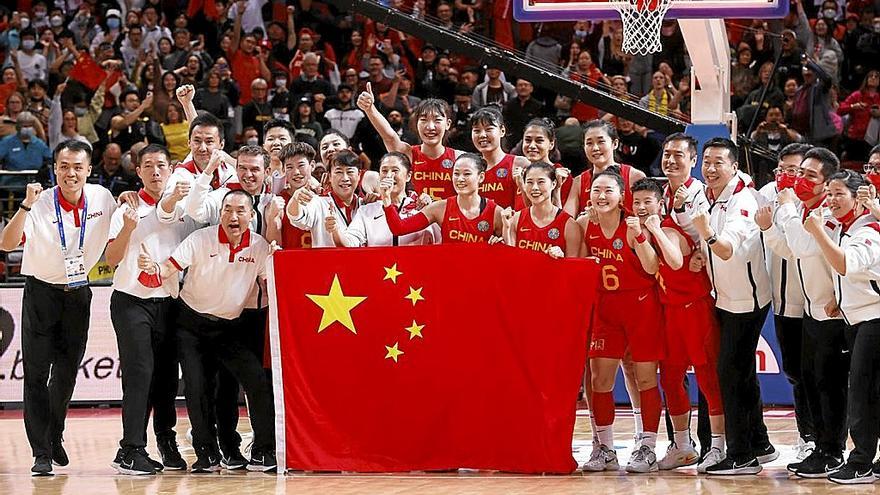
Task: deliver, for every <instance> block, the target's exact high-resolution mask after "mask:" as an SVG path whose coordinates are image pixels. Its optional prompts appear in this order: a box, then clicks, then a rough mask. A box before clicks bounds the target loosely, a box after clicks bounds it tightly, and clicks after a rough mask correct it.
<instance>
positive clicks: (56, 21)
mask: <svg viewBox="0 0 880 495" xmlns="http://www.w3.org/2000/svg"><path fill="white" fill-rule="evenodd" d="M49 23H50V24H52V27H60V26H61V25H62V24H64V18H62V17H61V16H60V15H55V16H52V18H51V19H49Z"/></svg>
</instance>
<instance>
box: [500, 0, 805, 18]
mask: <svg viewBox="0 0 880 495" xmlns="http://www.w3.org/2000/svg"><path fill="white" fill-rule="evenodd" d="M626 3H629V2H628V1H605V0H592V1H590V0H514V2H513V9H514V10H513V16H514V18H515V19H516V20H517V21H519V22H551V21H587V20H605V19H619V18H620V14H619V13H618V10H617V9H616V8H615V4H617V5H619V4H626ZM788 8H789V0H672V5H671V6H670V7H669V10H668V11H667V12H666V15H665V16H664V17H665V18H666V19H719V18H723V19H774V18H781V17H785V14H787V13H788Z"/></svg>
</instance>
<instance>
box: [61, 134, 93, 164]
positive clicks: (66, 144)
mask: <svg viewBox="0 0 880 495" xmlns="http://www.w3.org/2000/svg"><path fill="white" fill-rule="evenodd" d="M64 150H69V151H73V152H75V153H76V152H80V151H83V152H85V154H86V156H88V157H89V163H90V164H91V163H92V147H91V146H90V145H88V144H86V143H84V142H82V141H80V140H78V139H68V140H67V141H62V142H61V143H60V144H59V145H58V146H56V147H55V153H54V158H55V160H58V155H59V154H60V153H61V152H62V151H64Z"/></svg>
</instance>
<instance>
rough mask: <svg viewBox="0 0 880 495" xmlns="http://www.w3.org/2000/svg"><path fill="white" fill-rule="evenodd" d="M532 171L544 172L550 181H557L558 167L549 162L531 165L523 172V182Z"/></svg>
mask: <svg viewBox="0 0 880 495" xmlns="http://www.w3.org/2000/svg"><path fill="white" fill-rule="evenodd" d="M532 170H540V171H542V172H544V173H545V174H547V177H549V178H550V180H552V181H556V180H557V178H556V167H554V166H553V165H551V164H549V163H547V162H535V163H532V164H530V165H529V166H528V167H526V168H525V169H523V172H522V178H523V181H525V180H526V177H527V176H528V175H529V172H531V171H532Z"/></svg>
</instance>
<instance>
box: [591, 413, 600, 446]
mask: <svg viewBox="0 0 880 495" xmlns="http://www.w3.org/2000/svg"><path fill="white" fill-rule="evenodd" d="M590 431H592V432H593V445H598V444H599V427H598V426H596V417H595V416H593V411H590Z"/></svg>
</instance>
